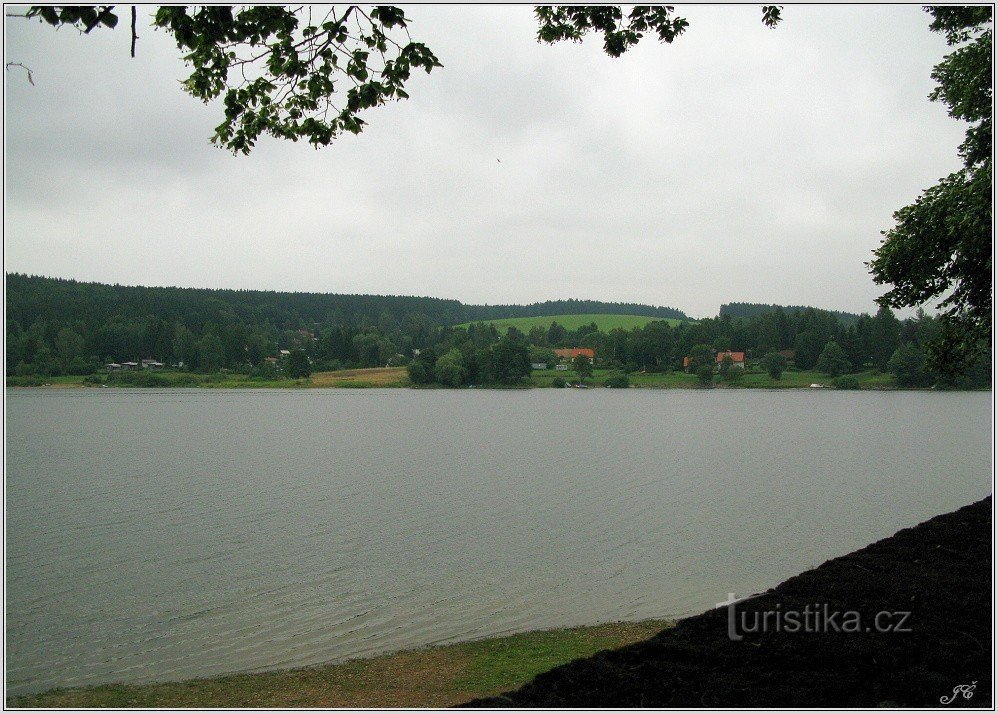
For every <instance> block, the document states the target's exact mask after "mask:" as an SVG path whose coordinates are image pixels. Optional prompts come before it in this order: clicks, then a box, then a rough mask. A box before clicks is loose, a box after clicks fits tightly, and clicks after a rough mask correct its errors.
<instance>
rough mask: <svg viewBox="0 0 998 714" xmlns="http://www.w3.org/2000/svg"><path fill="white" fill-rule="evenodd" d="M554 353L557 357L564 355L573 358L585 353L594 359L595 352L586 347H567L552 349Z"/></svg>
mask: <svg viewBox="0 0 998 714" xmlns="http://www.w3.org/2000/svg"><path fill="white" fill-rule="evenodd" d="M554 353H555V354H556V355H558V356H559V357H566V358H568V359H575V358H576V357H578V356H579V355H585V356H586V357H588V358H589V359H595V357H596V353H595V352H593V350H591V349H590V348H588V347H569V348H566V349H563V350H554Z"/></svg>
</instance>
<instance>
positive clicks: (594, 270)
mask: <svg viewBox="0 0 998 714" xmlns="http://www.w3.org/2000/svg"><path fill="white" fill-rule="evenodd" d="M678 8H679V10H680V12H681V14H683V15H684V16H685V17H687V18H688V19H689V20H690V27H689V29H688V31H687V33H686V34H685V35H684V36H682V37H680V38H679V39H678V40H677V41H676V42H675V43H674V44H672V45H663V44H660V43H658V42H657V41H656V40H655V39H654V38H648V39H646V40H645V41H643V42H642V43H641V44H640V45H639V46H638V47H636V48H634V49H632V50H631V51H629V52H628V53H627V54H625V55H624V56H623V57H621V58H619V59H611V58H609V57H607V56H606V55H605V54H603V52H602V50H601V42H600V41H599V40H598V39H597V38H595V37H593V38H591V39H590V40H589V41H587V42H585V43H583V44H572V43H561V44H558V45H555V46H548V45H540V44H538V43H537V42H536V40H535V32H536V21H535V20H534V18H533V15H532V11H531V8H530V7H529V6H518V7H510V6H503V7H488V8H484V7H477V8H476V7H463V8H450V7H425V6H412V7H408V8H407V10H406V12H407V15H408V16H409V17H410V18H411V19H412V25H411V32H412V35H413V37H414V38H415V39H419V40H421V41H424V42H426V44H428V45H429V46H430V48H431V49H433V51H434V52H435V53H436V54H437V56H438V57H439V58H440V60H441V62H443V64H444V68H443V69H438V70H435V71H434V72H433V73H432V74H431V75H429V76H427V75H425V74H423V73H422V72H420V74H419V76H416V77H414V78H413V80H412V81H411V82H410V84H409V85H408V86H407V90H408V92H409V94H410V95H411V98H410V99H409V100H406V101H404V102H399V103H393V104H389V105H386V106H385V107H382V108H379V109H375V110H373V111H369V112H368V113H367V114H366V115H364V116H365V118H366V119H367V120H368V122H369V126H368V128H367V129H366V130H365V131H364V133H363V134H361V135H360V136H345V137H342V138H340V139H337V140H336V141H334V143H333V144H331V145H330V146H328V147H326V148H323V149H319V150H318V151H316V150H314V149H312V148H311V147H310V146H309V145H308V144H307V143H301V144H292V143H290V142H285V141H277V140H273V139H263V140H261V142H260V143H259V144H258V146H257V148H256V149H255V150H254V151H253V153H251V154H250V155H249V156H239V157H234V156H232V155H231V154H229V153H227V152H226V151H224V150H222V149H218V148H215V147H212V146H211V145H210V144H209V142H208V138H209V137H210V135H211V133H212V129H213V127H214V126H215V125H216V124H218V123H219V121H220V117H221V113H220V109H219V107H218V105H209V106H205V105H203V104H201V103H200V102H198V101H196V100H194V99H193V98H191V97H189V96H188V95H186V94H184V93H183V92H182V91H181V89H180V87H179V85H178V80H179V79H181V78H183V77H185V76H186V74H187V73H185V71H184V65H183V62H182V61H181V60H180V59H179V53H178V51H177V49H176V48H175V46H174V45H172V44H171V40H170V38H169V36H167V35H166V34H165V33H163V32H156V31H153V30H152V29H151V28H148V27H147V28H146V29H141V28H140V32H139V34H140V40H139V44H138V57H137V58H136V59H134V60H133V59H130V58H129V56H128V53H129V47H128V45H129V40H130V37H129V32H128V29H127V27H126V25H127V22H122V23H121V25H120V26H119V28H118V29H117V30H115V31H97V32H95V33H94V34H93V35H92V36H87V37H83V36H81V35H80V34H79V33H78V32H76V31H74V30H72V29H69V28H67V29H63V30H61V31H59V32H56V31H54V30H53V29H52V28H50V27H47V26H43V25H40V24H38V23H37V22H35V21H30V22H29V21H26V20H22V19H9V18H8V19H6V20H5V40H6V42H5V59H6V61H8V62H9V61H17V62H23V63H24V64H25V65H27V66H28V67H30V68H31V69H32V71H33V73H34V81H35V86H31V85H29V84H28V82H27V80H26V77H25V75H24V73H23V72H20V71H18V70H16V69H14V70H9V71H7V72H5V77H4V84H5V92H4V98H5V110H6V111H5V119H6V136H5V209H6V210H5V215H4V221H5V223H4V229H5V231H4V262H5V269H6V271H8V272H11V271H17V272H27V273H34V274H42V275H49V276H57V277H66V278H76V279H78V280H95V281H101V282H118V283H124V284H141V285H180V286H190V287H226V288H258V289H272V290H300V291H316V292H337V293H378V294H415V295H431V296H437V297H447V298H457V299H459V300H462V301H465V302H471V303H491V304H495V303H510V302H517V303H525V302H534V301H539V300H548V299H562V298H570V297H574V298H581V299H599V300H610V301H628V302H642V303H651V304H656V305H670V306H674V307H678V308H680V309H682V310H684V311H686V312H687V313H688V314H689V315H691V316H692V317H703V316H709V315H715V314H716V313H717V309H718V306H719V305H720V304H721V303H724V302H733V301H744V302H765V303H781V304H809V305H814V306H817V307H824V308H830V309H842V310H848V311H855V312H859V311H873V310H874V309H875V306H874V303H873V300H874V298H875V297H877V296H878V295H880V294H881V293H882V292H884V289H883V288H881V287H879V286H877V285H875V284H874V283H873V281H872V279H871V278H870V276H869V274H868V272H867V269H866V267H865V266H864V262H865V261H868V260H869V259H870V258H871V251H872V250H873V249H874V248H875V247H876V246H877V245H878V244H879V241H880V237H881V236H880V231H881V230H883V229H886V228H889V227H890V225H891V214H892V213H893V212H894V211H895V210H896V209H898V208H900V207H901V206H903V205H905V204H908V203H910V202H912V201H913V200H914V198H915V197H916V196H917V195H918V193H919V192H920V190H922V189H924V188H927V187H928V186H930V185H931V184H933V183H934V182H935V181H936V180H938V179H939V178H940V177H942V176H944V175H946V174H948V173H949V172H951V171H953V170H955V169H957V168H959V160H958V158H957V153H956V147H957V146H958V145H959V143H960V141H961V140H962V136H963V131H964V126H963V124H962V123H961V122H958V121H956V120H954V119H951V118H949V117H948V116H947V115H946V108H945V106H944V105H942V104H939V103H932V102H929V101H928V100H927V98H926V97H927V95H928V94H929V92H930V91H931V90H932V87H933V83H932V81H931V79H930V78H929V72H930V71H931V69H932V66H933V65H934V64H936V63H937V62H938V61H939V59H940V58H941V57H942V56H943V54H944V53H945V52H946V51H947V47H946V44H945V42H944V40H943V38H942V37H941V36H939V35H937V34H934V33H931V32H930V31H929V30H928V24H929V16H928V15H927V14H926V13H925V12H923V11H922V10H921V9H920V8H919V7H918V6H853V7H849V6H828V7H813V6H792V5H790V6H786V8H785V10H784V13H783V15H784V21H783V23H782V24H781V25H780V26H779V27H778V28H777V29H775V30H770V29H767V28H766V27H764V26H763V24H762V23H761V21H760V16H761V13H760V10H759V7H758V6H756V5H751V6H742V7H732V6H727V7H706V6H686V7H684V6H681V5H680V6H678ZM8 9H9V8H8ZM140 12H142V10H140ZM146 12H148V10H146Z"/></svg>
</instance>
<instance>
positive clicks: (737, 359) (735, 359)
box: [717, 350, 745, 369]
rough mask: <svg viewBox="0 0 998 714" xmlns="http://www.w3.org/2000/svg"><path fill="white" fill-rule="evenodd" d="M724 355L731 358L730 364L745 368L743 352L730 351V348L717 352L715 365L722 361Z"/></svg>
mask: <svg viewBox="0 0 998 714" xmlns="http://www.w3.org/2000/svg"><path fill="white" fill-rule="evenodd" d="M725 357H730V358H731V366H732V367H738V368H739V369H745V353H744V352H732V351H731V350H725V351H724V352H718V353H717V365H718V366H720V365H721V363H722V362H723V361H724V358H725Z"/></svg>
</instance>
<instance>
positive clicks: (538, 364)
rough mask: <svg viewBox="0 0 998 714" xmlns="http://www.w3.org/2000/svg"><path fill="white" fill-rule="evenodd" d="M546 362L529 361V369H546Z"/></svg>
mask: <svg viewBox="0 0 998 714" xmlns="http://www.w3.org/2000/svg"><path fill="white" fill-rule="evenodd" d="M547 368H548V365H547V362H531V363H530V369H547Z"/></svg>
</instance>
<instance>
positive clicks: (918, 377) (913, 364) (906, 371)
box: [887, 343, 929, 387]
mask: <svg viewBox="0 0 998 714" xmlns="http://www.w3.org/2000/svg"><path fill="white" fill-rule="evenodd" d="M887 370H888V371H889V372H890V373H891V374H893V375H894V378H895V379H896V380H897V383H898V386H901V387H924V386H926V384H927V383H928V380H929V376H928V374H927V373H926V370H925V353H924V352H922V350H920V349H918V348H917V347H916V346H915V345H913V344H911V343H906V344H903V345H901V346H900V347H898V348H897V349H896V350H894V354H893V355H891V358H890V360H889V362H888V363H887Z"/></svg>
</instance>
